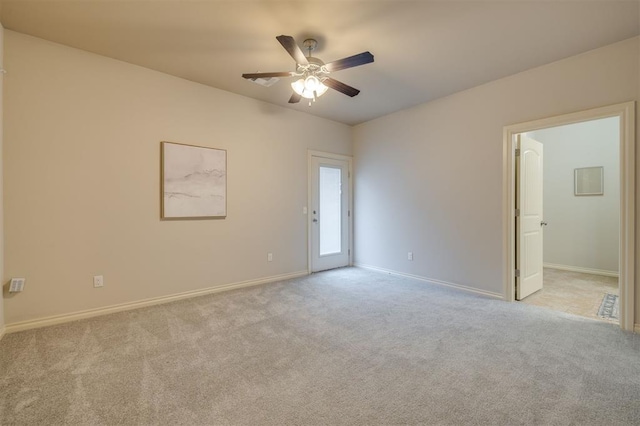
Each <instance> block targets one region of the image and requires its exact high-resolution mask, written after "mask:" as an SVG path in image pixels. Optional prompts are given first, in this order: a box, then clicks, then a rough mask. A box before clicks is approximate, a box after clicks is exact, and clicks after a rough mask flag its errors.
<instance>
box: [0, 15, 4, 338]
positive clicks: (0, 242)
mask: <svg viewBox="0 0 640 426" xmlns="http://www.w3.org/2000/svg"><path fill="white" fill-rule="evenodd" d="M3 67H4V27H3V26H2V24H0V69H2V68H3ZM3 76H4V73H2V72H0V78H1V79H2V84H0V293H1V292H2V284H3V283H4V215H3V212H4V202H3V201H4V194H3V192H2V188H3V186H4V185H3V182H2V175H3V168H2V165H3V161H4V160H3V157H2V151H3V149H4V148H3V144H2V140H3V133H4V131H3V126H2V124H3V121H2V117H3V114H4V108H3V88H2V85H3V83H4V77H3ZM3 335H4V297H3V296H2V295H1V294H0V339H2V336H3Z"/></svg>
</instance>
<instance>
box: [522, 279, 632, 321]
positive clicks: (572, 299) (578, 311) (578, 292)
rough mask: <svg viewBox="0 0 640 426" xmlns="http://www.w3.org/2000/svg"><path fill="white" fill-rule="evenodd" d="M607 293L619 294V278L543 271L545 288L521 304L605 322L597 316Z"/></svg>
mask: <svg viewBox="0 0 640 426" xmlns="http://www.w3.org/2000/svg"><path fill="white" fill-rule="evenodd" d="M605 293H612V294H619V293H618V278H616V277H604V276H600V275H592V274H583V273H580V272H570V271H561V270H559V269H551V268H544V288H543V289H542V290H540V291H538V292H536V293H533V294H532V295H530V296H529V297H526V298H525V299H524V300H523V301H522V302H524V303H528V304H530V305H536V306H544V307H547V308H550V309H553V310H556V311H562V312H566V313H569V314H574V315H580V316H583V317H587V318H594V319H599V320H602V321H609V322H616V323H617V322H618V321H617V320H608V319H604V318H600V317H599V316H598V309H599V308H600V304H601V303H602V298H603V297H604V295H605Z"/></svg>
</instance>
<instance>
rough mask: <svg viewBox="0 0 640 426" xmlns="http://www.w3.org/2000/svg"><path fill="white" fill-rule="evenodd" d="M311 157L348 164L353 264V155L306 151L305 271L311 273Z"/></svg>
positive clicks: (350, 245) (348, 217)
mask: <svg viewBox="0 0 640 426" xmlns="http://www.w3.org/2000/svg"><path fill="white" fill-rule="evenodd" d="M312 157H320V158H327V159H330V160H343V161H346V162H347V164H348V166H347V167H348V168H347V170H348V174H347V182H348V183H347V186H348V190H349V196H348V197H347V200H348V206H347V209H348V211H349V214H348V216H347V223H348V226H349V230H348V231H347V241H348V243H347V250H349V251H348V253H349V266H353V157H351V156H349V155H343V154H334V153H331V152H323V151H313V150H308V151H307V207H306V209H307V210H306V211H307V273H308V274H311V262H312V259H311V257H312V247H311V244H312V235H311V216H312V215H311V214H309V209H310V208H311V206H312V205H313V200H311V197H312V189H311V186H312V184H313V183H312V180H313V165H312V163H311V160H312Z"/></svg>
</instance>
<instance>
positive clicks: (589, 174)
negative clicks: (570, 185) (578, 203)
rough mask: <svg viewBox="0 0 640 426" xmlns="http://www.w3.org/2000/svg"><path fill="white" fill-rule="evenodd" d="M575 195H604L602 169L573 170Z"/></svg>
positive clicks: (585, 168)
mask: <svg viewBox="0 0 640 426" xmlns="http://www.w3.org/2000/svg"><path fill="white" fill-rule="evenodd" d="M574 183H575V189H574V194H575V195H604V167H583V168H580V169H575V170H574Z"/></svg>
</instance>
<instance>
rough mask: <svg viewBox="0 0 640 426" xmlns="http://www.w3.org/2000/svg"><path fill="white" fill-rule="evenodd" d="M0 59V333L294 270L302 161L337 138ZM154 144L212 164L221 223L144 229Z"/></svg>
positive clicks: (206, 96) (252, 112)
mask: <svg viewBox="0 0 640 426" xmlns="http://www.w3.org/2000/svg"><path fill="white" fill-rule="evenodd" d="M5 48H6V56H5V59H6V67H7V69H8V70H9V73H8V74H7V77H6V86H5V95H6V116H5V117H6V127H5V160H6V161H5V183H6V185H5V207H6V210H5V220H6V225H7V226H6V228H5V230H6V237H5V243H6V253H5V259H6V265H5V266H6V270H5V274H4V277H5V279H6V278H7V277H11V276H24V277H26V279H27V281H26V289H25V291H24V292H23V293H21V294H19V295H17V296H14V297H11V298H7V299H6V300H5V309H6V319H7V324H11V323H15V322H19V321H23V320H29V319H35V318H41V317H46V316H51V315H56V314H64V313H70V312H75V311H79V310H84V309H91V308H97V307H104V306H109V305H114V304H119V303H124V302H130V301H137V300H141V299H146V298H152V297H157V296H163V295H170V294H175V293H179V292H184V291H189V290H195V289H202V288H207V287H211V286H219V285H223V284H228V283H235V282H240V281H244V280H250V279H257V278H261V277H269V276H274V275H278V274H285V273H293V272H298V271H305V270H306V269H307V254H306V244H307V239H306V235H307V234H306V229H307V228H306V220H305V219H306V216H304V215H303V214H302V207H303V206H305V205H306V200H307V149H313V150H321V151H328V152H335V153H340V154H351V129H350V128H349V127H348V126H346V125H342V124H338V123H335V122H331V121H328V120H324V119H320V118H316V117H313V116H311V115H308V114H303V113H298V112H295V111H291V110H288V109H284V108H281V107H278V106H273V105H269V104H266V103H262V102H259V101H255V100H252V99H249V98H245V97H241V96H238V95H234V94H231V93H228V92H224V91H220V90H216V89H212V88H210V87H206V86H202V85H199V84H195V83H192V82H189V81H185V80H181V79H178V78H175V77H171V76H168V75H165V74H162V73H159V72H155V71H151V70H148V69H145V68H141V67H137V66H133V65H130V64H126V63H123V62H119V61H115V60H112V59H108V58H105V57H101V56H98V55H94V54H90V53H87V52H83V51H80V50H76V49H72V48H68V47H64V46H61V45H58V44H53V43H50V42H46V41H43V40H40V39H37V38H33V37H29V36H26V35H22V34H19V33H15V32H12V31H6V34H5ZM238 78H239V77H238ZM247 84H250V83H247ZM163 140H167V141H175V142H182V143H188V144H195V145H201V146H208V147H215V148H223V149H226V150H227V151H228V216H227V218H226V219H225V220H195V221H160V220H159V214H160V211H159V210H160V199H159V192H160V175H159V173H160V172H159V167H160V141H163ZM268 251H271V252H273V254H274V260H273V262H270V263H268V262H267V252H268ZM98 274H102V275H104V277H105V287H104V288H101V289H94V288H93V284H92V277H93V275H98Z"/></svg>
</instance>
